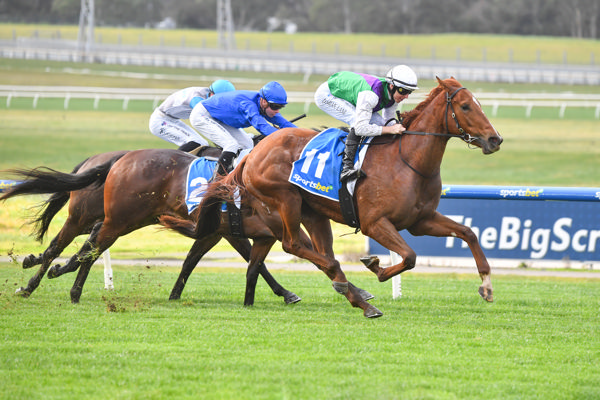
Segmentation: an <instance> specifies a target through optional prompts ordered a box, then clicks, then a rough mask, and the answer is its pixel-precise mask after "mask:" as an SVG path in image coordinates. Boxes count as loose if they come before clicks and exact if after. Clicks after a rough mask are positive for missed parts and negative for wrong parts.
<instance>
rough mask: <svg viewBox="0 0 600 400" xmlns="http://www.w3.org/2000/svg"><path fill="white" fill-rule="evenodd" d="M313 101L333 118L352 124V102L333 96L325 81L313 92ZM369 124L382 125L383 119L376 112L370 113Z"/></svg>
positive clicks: (353, 109)
mask: <svg viewBox="0 0 600 400" xmlns="http://www.w3.org/2000/svg"><path fill="white" fill-rule="evenodd" d="M315 103H316V104H317V107H319V108H320V109H321V110H323V111H325V112H326V113H327V114H329V115H331V116H332V117H333V118H335V119H337V120H339V121H342V122H344V123H346V124H347V125H348V126H351V127H352V126H354V123H355V122H356V121H355V118H356V107H355V106H353V105H352V103H350V102H348V101H346V100H344V99H340V98H339V97H335V96H334V95H332V94H331V91H330V90H329V86H328V85H327V82H325V83H322V84H321V86H319V88H318V89H317V91H316V92H315ZM370 123H371V124H373V125H379V126H383V125H384V124H385V121H384V120H383V117H382V116H381V115H379V114H378V113H373V114H372V115H371V121H370Z"/></svg>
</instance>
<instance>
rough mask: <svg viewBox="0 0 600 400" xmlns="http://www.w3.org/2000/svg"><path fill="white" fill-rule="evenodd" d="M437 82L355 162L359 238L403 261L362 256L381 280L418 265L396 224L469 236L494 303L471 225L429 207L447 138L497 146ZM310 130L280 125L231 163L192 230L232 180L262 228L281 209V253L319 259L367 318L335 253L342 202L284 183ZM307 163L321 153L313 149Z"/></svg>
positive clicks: (470, 100) (459, 93)
mask: <svg viewBox="0 0 600 400" xmlns="http://www.w3.org/2000/svg"><path fill="white" fill-rule="evenodd" d="M437 80H438V86H437V87H435V88H434V89H433V90H432V91H431V92H430V93H429V96H428V97H427V98H426V99H425V100H424V101H423V102H421V103H420V104H419V105H417V107H416V108H415V109H414V110H412V111H409V112H406V113H404V114H403V115H402V120H403V122H402V123H403V124H404V126H405V127H406V128H407V132H405V134H403V135H394V136H387V135H385V136H378V137H375V138H374V139H373V140H372V141H371V143H370V144H369V149H368V151H367V153H366V156H365V159H364V162H363V164H362V170H363V171H364V172H365V173H366V178H362V179H359V181H358V182H357V183H356V187H355V193H354V206H355V208H356V210H357V215H358V219H359V221H360V228H361V230H362V232H363V233H364V234H365V235H367V236H369V237H371V238H373V239H374V240H376V241H377V242H378V243H379V244H381V245H382V246H384V247H385V248H387V249H388V250H390V251H393V252H396V253H398V254H399V255H400V256H401V257H402V261H401V262H400V263H399V264H396V265H392V266H390V267H388V268H382V267H380V266H379V259H378V258H377V257H370V258H367V259H365V260H363V262H364V263H365V265H366V266H367V268H368V269H369V270H371V271H372V272H374V273H375V274H376V275H377V277H378V278H379V281H386V280H388V279H389V278H391V277H393V276H395V275H397V274H399V273H401V272H403V271H407V270H410V269H411V268H414V266H415V261H416V254H415V252H414V251H413V250H412V249H411V248H410V247H409V246H408V245H407V243H406V242H405V241H404V239H403V238H402V237H401V236H400V234H399V231H400V230H403V229H406V230H408V231H409V232H410V233H411V234H412V235H415V236H421V235H428V236H439V237H444V236H452V237H458V238H460V239H462V240H464V241H465V242H467V244H468V245H469V248H470V249H471V252H472V254H473V257H474V258H475V261H476V264H477V270H478V272H479V275H480V277H481V280H482V285H481V286H480V288H479V294H480V295H481V296H482V297H483V298H484V299H485V300H487V301H492V300H493V297H492V283H491V279H490V266H489V264H488V261H487V259H486V257H485V255H484V254H483V251H482V249H481V246H480V245H479V243H478V240H477V237H476V236H475V234H474V233H473V231H472V230H471V229H470V228H469V227H467V226H464V225H461V224H459V223H457V222H454V221H453V220H451V219H449V218H447V217H445V216H443V215H441V214H440V213H439V212H437V211H436V208H437V206H438V203H439V201H440V194H441V188H442V182H441V176H440V166H441V163H442V157H443V155H444V152H445V149H446V145H447V143H448V140H450V138H454V137H456V138H460V139H462V140H463V141H465V142H466V143H468V144H469V145H470V146H476V147H479V148H481V150H482V152H483V153H484V154H491V153H494V152H496V151H497V150H499V148H500V144H501V143H502V137H501V136H500V135H499V134H498V132H497V131H496V129H495V128H494V127H493V126H492V124H491V123H490V121H489V120H488V118H487V117H486V116H485V114H484V112H483V110H482V109H481V106H480V104H479V102H478V101H477V100H476V99H475V97H474V96H473V94H472V93H471V92H470V91H469V90H467V89H466V88H464V87H463V86H462V85H461V84H460V83H459V82H458V81H457V80H456V79H454V78H450V79H446V80H441V79H439V78H438V79H437ZM315 135H317V132H315V131H313V130H307V129H300V128H286V129H282V130H280V131H277V132H275V133H273V134H271V135H269V136H267V137H266V138H265V139H264V140H263V141H262V142H260V143H259V144H258V145H257V146H256V147H255V148H254V150H253V151H252V152H251V153H250V154H249V155H248V156H247V157H246V158H245V159H244V161H243V162H242V163H241V164H240V165H238V167H237V169H236V170H235V171H234V172H233V173H232V174H231V175H230V177H231V178H230V177H227V178H226V179H225V180H224V181H223V182H220V185H221V186H219V187H217V186H216V185H211V186H210V187H209V189H208V191H207V193H206V195H205V198H204V201H203V203H202V204H201V207H202V208H203V211H202V213H201V214H200V219H199V221H198V226H197V229H196V230H197V236H198V237H200V236H202V235H205V234H209V233H210V232H211V231H213V230H214V226H211V224H210V222H209V221H210V218H204V214H208V213H211V212H213V211H211V208H214V206H212V205H213V204H214V202H215V200H216V199H218V198H219V197H220V196H222V195H223V193H222V192H223V189H224V188H225V187H226V186H222V185H230V192H231V191H233V190H234V189H236V190H238V191H239V190H242V191H244V190H245V191H246V192H247V194H246V199H247V200H246V201H248V202H251V203H252V207H253V208H254V210H255V212H256V213H257V214H258V215H259V216H261V218H263V220H264V221H265V223H266V224H267V225H269V226H271V224H272V220H273V217H272V216H273V214H274V213H275V212H276V213H278V214H279V217H280V218H281V221H279V222H276V223H275V226H274V229H277V228H278V227H279V226H280V225H281V226H282V232H281V237H282V238H281V241H282V246H283V249H284V250H285V251H286V252H288V253H291V254H293V255H295V256H297V257H300V258H303V259H306V260H308V261H310V262H312V263H314V264H315V265H317V266H318V267H319V269H321V270H322V271H323V272H325V274H326V275H327V276H328V277H329V278H330V279H331V280H332V283H333V287H334V289H335V290H336V291H337V292H339V293H341V294H343V295H345V296H346V298H347V299H348V301H349V302H350V303H351V304H352V305H353V306H354V307H360V308H361V309H362V310H363V313H364V315H365V316H366V317H379V316H381V315H382V313H381V311H379V310H377V309H376V308H375V307H373V306H372V305H370V304H369V303H367V302H366V301H365V300H364V298H363V297H362V296H361V295H360V294H359V293H358V291H357V290H356V289H355V288H354V287H352V286H351V285H350V286H349V285H348V281H347V279H346V276H345V275H344V272H343V271H342V269H341V268H340V264H339V262H338V261H337V260H336V259H335V258H334V257H333V249H332V242H333V239H332V232H331V227H330V224H329V219H331V220H334V221H336V222H340V223H345V221H344V218H343V216H342V212H341V210H340V204H339V203H338V202H336V201H333V200H329V199H325V198H323V197H320V196H316V195H314V194H311V193H309V192H307V191H304V190H302V189H300V188H299V187H297V186H295V185H294V184H292V183H290V182H289V181H288V178H289V176H290V171H291V170H292V164H293V163H294V161H296V160H297V159H298V158H299V157H300V154H301V152H302V149H303V148H304V147H305V146H306V144H307V143H308V142H309V141H310V140H311V139H312V138H313V137H315ZM275 150H276V151H275ZM334 156H337V155H334ZM314 160H315V162H316V161H318V158H317V157H316V156H315V157H314ZM234 177H238V180H234ZM211 206H212V207H211ZM307 216H308V217H310V220H311V221H312V225H311V226H310V227H309V226H306V227H307V229H308V231H309V233H310V235H311V240H312V243H313V245H314V246H315V248H314V249H313V248H311V247H307V246H306V245H305V244H304V242H303V241H302V240H301V239H300V236H299V232H300V224H301V222H303V223H304V220H305V219H306V218H307ZM315 216H316V217H315ZM319 217H320V218H319ZM317 249H321V251H317Z"/></svg>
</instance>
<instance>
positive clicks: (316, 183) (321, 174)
mask: <svg viewBox="0 0 600 400" xmlns="http://www.w3.org/2000/svg"><path fill="white" fill-rule="evenodd" d="M347 136H348V132H344V131H343V130H341V129H337V128H329V129H326V130H324V131H323V132H321V133H319V134H318V135H317V136H315V137H314V138H312V139H311V140H310V141H309V142H308V143H307V144H306V146H305V147H304V149H303V150H302V153H301V154H300V158H299V159H298V160H296V161H295V162H294V165H293V167H292V171H291V173H290V177H289V178H288V181H289V182H290V183H292V184H294V185H296V186H298V187H300V188H302V189H303V190H306V191H307V192H310V193H313V194H315V195H317V196H321V197H325V198H327V199H330V200H333V201H338V202H339V201H340V199H339V196H338V191H339V189H340V186H341V182H340V171H341V170H342V159H343V157H342V156H340V154H342V153H343V152H344V147H345V142H346V137H347ZM370 139H371V138H367V140H365V141H363V143H362V144H361V148H360V151H358V152H357V155H356V158H355V168H360V166H361V165H362V162H363V160H364V157H365V154H366V152H367V148H368V147H369V146H365V145H364V144H366V143H368V142H369V141H370ZM355 184H356V179H354V180H352V181H350V182H348V189H349V192H350V194H353V193H354V185H355Z"/></svg>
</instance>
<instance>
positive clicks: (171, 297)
mask: <svg viewBox="0 0 600 400" xmlns="http://www.w3.org/2000/svg"><path fill="white" fill-rule="evenodd" d="M180 298H181V296H177V295H170V296H169V300H179V299H180Z"/></svg>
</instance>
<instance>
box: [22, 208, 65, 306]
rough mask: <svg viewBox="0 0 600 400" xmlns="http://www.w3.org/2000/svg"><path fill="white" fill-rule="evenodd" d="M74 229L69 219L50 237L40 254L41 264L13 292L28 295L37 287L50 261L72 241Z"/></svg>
mask: <svg viewBox="0 0 600 400" xmlns="http://www.w3.org/2000/svg"><path fill="white" fill-rule="evenodd" d="M75 232H76V230H74V229H73V227H72V226H71V225H70V224H69V220H67V222H66V223H65V225H64V226H63V228H62V229H61V230H60V232H59V234H58V235H57V236H56V237H55V238H54V239H52V241H51V242H50V245H49V246H48V248H47V249H46V250H45V251H44V253H43V254H42V265H41V266H40V268H39V269H38V270H37V272H36V273H35V274H34V275H33V276H32V277H31V279H29V282H28V283H27V286H26V287H21V288H19V289H17V290H16V292H15V294H18V295H20V296H23V297H29V296H30V295H31V294H32V293H33V292H34V291H35V289H37V288H38V286H39V285H40V283H41V281H42V279H43V278H44V275H45V274H46V271H48V268H49V266H50V263H52V261H53V260H54V259H55V258H56V257H58V256H59V255H60V253H62V251H63V250H64V249H65V247H66V246H68V244H69V243H71V242H72V241H73V239H74V238H75V236H76V234H75Z"/></svg>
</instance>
